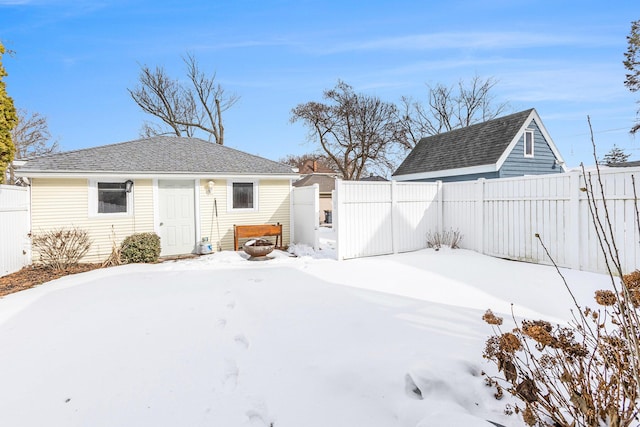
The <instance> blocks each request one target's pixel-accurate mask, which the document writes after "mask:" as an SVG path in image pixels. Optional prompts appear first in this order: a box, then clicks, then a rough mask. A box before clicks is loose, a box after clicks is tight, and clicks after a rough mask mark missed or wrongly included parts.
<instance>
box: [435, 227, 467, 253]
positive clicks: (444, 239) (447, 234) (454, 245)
mask: <svg viewBox="0 0 640 427" xmlns="http://www.w3.org/2000/svg"><path fill="white" fill-rule="evenodd" d="M461 241H462V234H461V233H460V231H459V230H455V231H454V230H453V229H451V230H449V231H444V232H439V231H436V232H435V233H432V232H430V231H429V232H427V247H428V248H433V249H435V250H439V249H440V248H441V247H442V246H449V247H450V248H451V249H459V248H460V246H459V244H460V242H461Z"/></svg>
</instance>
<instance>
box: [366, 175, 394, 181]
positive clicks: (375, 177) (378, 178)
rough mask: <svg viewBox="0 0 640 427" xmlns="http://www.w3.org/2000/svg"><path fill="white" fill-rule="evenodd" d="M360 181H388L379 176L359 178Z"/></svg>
mask: <svg viewBox="0 0 640 427" xmlns="http://www.w3.org/2000/svg"><path fill="white" fill-rule="evenodd" d="M360 181H388V179H386V178H384V177H381V176H380V175H374V174H371V175H369V176H367V177H364V178H360Z"/></svg>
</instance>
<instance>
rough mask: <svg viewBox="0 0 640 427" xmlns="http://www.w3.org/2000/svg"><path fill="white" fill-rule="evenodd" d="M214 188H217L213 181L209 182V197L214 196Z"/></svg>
mask: <svg viewBox="0 0 640 427" xmlns="http://www.w3.org/2000/svg"><path fill="white" fill-rule="evenodd" d="M214 186H215V183H214V182H213V181H209V182H207V194H209V195H211V194H213V187H214Z"/></svg>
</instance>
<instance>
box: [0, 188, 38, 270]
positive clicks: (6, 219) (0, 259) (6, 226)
mask: <svg viewBox="0 0 640 427" xmlns="http://www.w3.org/2000/svg"><path fill="white" fill-rule="evenodd" d="M30 228H31V219H30V211H29V187H17V186H13V185H0V276H4V275H6V274H10V273H13V272H15V271H18V270H20V269H21V268H22V267H24V266H26V265H29V264H31V244H30V239H29V230H30Z"/></svg>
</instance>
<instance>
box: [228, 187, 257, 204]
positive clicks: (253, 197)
mask: <svg viewBox="0 0 640 427" xmlns="http://www.w3.org/2000/svg"><path fill="white" fill-rule="evenodd" d="M229 198H230V200H229V206H230V207H231V210H256V209H257V207H258V186H257V183H256V182H253V181H236V182H232V183H231V185H230V188H229Z"/></svg>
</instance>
